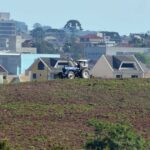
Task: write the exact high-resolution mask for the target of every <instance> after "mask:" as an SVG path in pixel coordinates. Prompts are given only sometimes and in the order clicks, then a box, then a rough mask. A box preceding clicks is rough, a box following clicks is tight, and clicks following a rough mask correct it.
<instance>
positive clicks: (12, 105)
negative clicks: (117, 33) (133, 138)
mask: <svg viewBox="0 0 150 150" xmlns="http://www.w3.org/2000/svg"><path fill="white" fill-rule="evenodd" d="M93 118H96V119H99V120H102V121H107V122H125V123H130V124H132V125H133V126H134V128H135V129H136V131H137V132H138V133H139V134H141V135H142V136H144V137H145V138H146V139H148V138H150V80H149V79H132V80H131V79H129V80H127V79H126V80H98V79H91V80H54V81H49V82H33V83H24V84H14V85H5V86H0V139H5V138H6V139H8V141H9V143H10V144H11V145H12V146H14V148H15V149H20V150H81V149H83V146H84V144H85V142H86V141H87V139H89V138H90V137H92V136H93V134H94V131H93V130H94V129H93V128H92V127H91V126H89V125H88V121H89V120H90V119H93Z"/></svg>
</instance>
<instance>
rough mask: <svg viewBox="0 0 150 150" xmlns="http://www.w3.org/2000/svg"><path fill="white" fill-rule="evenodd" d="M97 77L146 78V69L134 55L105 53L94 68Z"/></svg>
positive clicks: (93, 72)
mask: <svg viewBox="0 0 150 150" xmlns="http://www.w3.org/2000/svg"><path fill="white" fill-rule="evenodd" d="M92 75H93V76H94V77H97V78H144V70H143V68H142V67H141V65H140V63H139V62H138V60H137V59H136V58H135V57H134V56H133V55H132V56H125V55H124V56H108V55H103V56H102V57H101V58H100V59H99V60H98V61H97V63H96V65H95V66H94V67H93V69H92Z"/></svg>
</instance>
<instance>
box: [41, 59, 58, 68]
mask: <svg viewBox="0 0 150 150" xmlns="http://www.w3.org/2000/svg"><path fill="white" fill-rule="evenodd" d="M41 59H42V60H43V61H44V62H45V64H47V66H48V67H50V68H51V67H54V66H55V65H56V63H57V61H58V60H59V58H41Z"/></svg>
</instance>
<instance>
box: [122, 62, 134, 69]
mask: <svg viewBox="0 0 150 150" xmlns="http://www.w3.org/2000/svg"><path fill="white" fill-rule="evenodd" d="M121 68H134V64H133V63H123V64H122V66H121Z"/></svg>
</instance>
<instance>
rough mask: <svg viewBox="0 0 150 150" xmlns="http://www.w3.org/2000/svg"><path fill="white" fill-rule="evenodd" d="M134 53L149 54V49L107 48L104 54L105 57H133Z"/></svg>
mask: <svg viewBox="0 0 150 150" xmlns="http://www.w3.org/2000/svg"><path fill="white" fill-rule="evenodd" d="M136 53H150V48H149V47H121V46H114V47H107V48H106V54H107V55H133V54H136Z"/></svg>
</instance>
